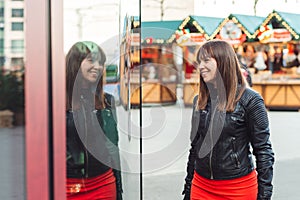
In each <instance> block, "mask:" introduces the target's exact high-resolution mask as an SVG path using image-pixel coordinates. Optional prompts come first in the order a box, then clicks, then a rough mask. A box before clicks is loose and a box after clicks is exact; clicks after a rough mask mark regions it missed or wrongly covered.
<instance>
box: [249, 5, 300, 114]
mask: <svg viewBox="0 0 300 200" xmlns="http://www.w3.org/2000/svg"><path fill="white" fill-rule="evenodd" d="M299 21H300V15H299V14H294V13H285V12H278V11H273V12H271V13H270V14H269V15H268V16H267V17H266V18H265V20H264V21H263V23H262V24H261V26H260V29H258V30H257V31H256V36H257V38H258V40H259V42H260V43H261V44H265V45H266V46H267V47H268V50H269V52H268V56H269V59H272V58H273V59H274V56H275V59H276V56H277V59H278V60H279V61H280V62H278V64H277V65H275V62H273V63H272V62H270V64H271V65H270V66H269V68H270V69H269V70H265V71H263V72H260V73H258V74H254V84H253V88H254V89H255V90H257V91H258V92H259V93H260V94H261V95H262V97H263V98H264V99H265V103H266V106H267V108H269V109H273V108H280V109H297V110H299V109H300V98H299V97H300V70H299V69H300V68H299V67H300V66H299V64H293V63H294V62H293V60H295V59H296V57H297V56H298V53H296V52H298V51H299V50H300V43H299V39H300V37H299V35H300V34H299V33H300V24H299ZM272 51H274V52H275V53H274V54H272V53H271V52H272ZM296 54H297V55H296ZM266 74H269V75H266Z"/></svg>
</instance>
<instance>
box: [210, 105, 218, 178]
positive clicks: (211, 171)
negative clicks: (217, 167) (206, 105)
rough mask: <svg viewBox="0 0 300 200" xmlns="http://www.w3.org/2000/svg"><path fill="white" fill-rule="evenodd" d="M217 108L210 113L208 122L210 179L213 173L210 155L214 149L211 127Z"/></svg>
mask: <svg viewBox="0 0 300 200" xmlns="http://www.w3.org/2000/svg"><path fill="white" fill-rule="evenodd" d="M216 110H217V108H214V110H213V112H212V116H211V120H210V124H212V125H211V126H210V131H209V132H210V133H209V134H210V141H211V149H210V155H209V169H210V179H214V172H213V169H212V153H213V148H214V143H213V132H212V127H213V120H214V117H215V113H216Z"/></svg>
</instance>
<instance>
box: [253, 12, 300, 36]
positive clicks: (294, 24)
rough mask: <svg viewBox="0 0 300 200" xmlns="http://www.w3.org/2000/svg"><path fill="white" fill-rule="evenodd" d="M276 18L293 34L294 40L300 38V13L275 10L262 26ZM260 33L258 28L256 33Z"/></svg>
mask: <svg viewBox="0 0 300 200" xmlns="http://www.w3.org/2000/svg"><path fill="white" fill-rule="evenodd" d="M273 18H276V19H277V20H278V22H280V23H281V24H282V25H283V26H284V27H285V28H286V29H287V30H288V31H289V32H290V33H291V34H292V36H293V39H294V40H300V14H296V13H287V12H280V11H276V10H273V12H271V13H270V14H269V15H268V16H267V17H266V18H265V20H264V21H263V22H262V24H261V26H265V25H267V24H268V23H269V22H270V21H271V20H272V19H273ZM258 33H259V31H258V30H257V32H256V35H257V34H258Z"/></svg>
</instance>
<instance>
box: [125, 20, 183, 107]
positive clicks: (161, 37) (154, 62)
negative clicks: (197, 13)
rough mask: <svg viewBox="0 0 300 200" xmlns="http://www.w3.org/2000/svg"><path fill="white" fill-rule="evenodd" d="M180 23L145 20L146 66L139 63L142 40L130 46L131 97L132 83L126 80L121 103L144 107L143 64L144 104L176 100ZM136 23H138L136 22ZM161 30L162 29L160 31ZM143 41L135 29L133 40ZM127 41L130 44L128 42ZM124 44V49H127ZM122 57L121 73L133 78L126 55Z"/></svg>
mask: <svg viewBox="0 0 300 200" xmlns="http://www.w3.org/2000/svg"><path fill="white" fill-rule="evenodd" d="M179 23H180V21H164V22H142V29H141V30H142V37H141V44H142V48H141V58H142V65H141V66H139V65H136V64H135V63H139V62H138V61H139V59H140V55H139V52H140V47H139V43H132V45H131V49H130V50H131V51H130V54H131V56H130V63H132V65H131V68H130V88H131V92H130V98H128V96H127V94H126V92H125V91H126V88H127V87H128V86H127V85H126V81H125V80H124V83H125V84H124V85H122V84H121V102H122V104H123V106H125V107H128V105H130V106H131V107H139V106H140V101H139V99H140V85H139V70H140V67H142V77H141V80H142V87H141V88H142V102H141V103H142V105H147V104H148V105H150V104H160V105H166V104H175V103H176V100H177V99H176V86H177V70H176V67H175V64H174V61H173V53H172V42H173V41H174V39H175V30H176V29H177V28H178V25H179ZM132 24H134V21H133V22H132ZM134 28H136V27H134ZM157 31H160V32H159V33H157ZM139 40H140V37H139V35H138V34H136V33H135V30H134V29H133V32H132V34H131V41H139ZM123 44H124V46H126V45H125V44H126V43H123ZM124 46H123V48H122V49H124ZM121 59H122V62H121V66H120V67H121V70H120V71H121V76H123V77H124V78H125V79H126V78H127V79H128V78H129V77H126V73H124V72H125V70H126V69H127V66H126V65H127V63H126V61H125V59H126V56H122V58H121ZM122 71H123V73H122ZM122 74H123V75H122ZM128 100H130V104H128V102H127V101H128Z"/></svg>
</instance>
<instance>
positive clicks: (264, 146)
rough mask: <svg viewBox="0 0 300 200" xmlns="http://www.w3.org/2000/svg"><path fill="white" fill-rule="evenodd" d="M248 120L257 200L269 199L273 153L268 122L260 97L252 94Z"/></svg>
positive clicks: (271, 187) (271, 186)
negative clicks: (255, 171) (254, 163)
mask: <svg viewBox="0 0 300 200" xmlns="http://www.w3.org/2000/svg"><path fill="white" fill-rule="evenodd" d="M247 107H248V109H247V112H248V120H249V122H248V123H249V124H248V125H249V129H250V140H251V145H252V148H253V154H254V155H255V158H256V170H257V173H258V196H257V199H259V200H262V199H263V200H268V199H271V196H272V191H273V185H272V179H273V164H274V152H273V150H272V145H271V142H270V139H269V138H270V130H269V121H268V115H267V111H266V107H265V104H264V100H263V99H262V97H261V96H260V95H259V94H258V93H256V94H254V95H253V96H252V97H251V99H250V101H249V104H248V106H247Z"/></svg>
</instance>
